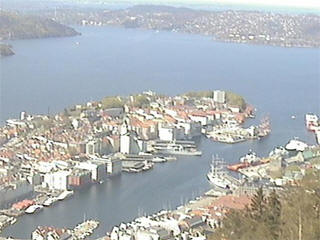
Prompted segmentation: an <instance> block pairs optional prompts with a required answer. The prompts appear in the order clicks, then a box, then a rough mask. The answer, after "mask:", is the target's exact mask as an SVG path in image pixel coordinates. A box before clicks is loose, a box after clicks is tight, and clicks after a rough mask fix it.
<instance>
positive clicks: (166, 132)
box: [159, 124, 177, 141]
mask: <svg viewBox="0 0 320 240" xmlns="http://www.w3.org/2000/svg"><path fill="white" fill-rule="evenodd" d="M176 138H177V129H176V128H175V127H174V126H169V125H164V124H159V139H160V140H163V141H174V140H175V139H176Z"/></svg>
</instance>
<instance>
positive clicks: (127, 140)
mask: <svg viewBox="0 0 320 240" xmlns="http://www.w3.org/2000/svg"><path fill="white" fill-rule="evenodd" d="M120 152H121V153H124V154H138V153H139V152H140V147H139V144H138V141H137V137H136V134H135V133H133V132H128V133H126V134H124V135H121V136H120Z"/></svg>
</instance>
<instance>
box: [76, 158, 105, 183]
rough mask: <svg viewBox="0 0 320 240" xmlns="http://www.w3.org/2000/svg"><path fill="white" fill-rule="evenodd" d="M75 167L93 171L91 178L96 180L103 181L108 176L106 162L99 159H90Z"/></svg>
mask: <svg viewBox="0 0 320 240" xmlns="http://www.w3.org/2000/svg"><path fill="white" fill-rule="evenodd" d="M75 168H77V169H83V170H88V171H90V172H91V179H92V181H94V182H99V181H102V180H104V179H105V178H106V176H107V172H106V165H105V163H103V162H101V161H99V160H97V161H95V160H90V161H86V162H81V163H79V164H78V165H77V166H76V167H75Z"/></svg>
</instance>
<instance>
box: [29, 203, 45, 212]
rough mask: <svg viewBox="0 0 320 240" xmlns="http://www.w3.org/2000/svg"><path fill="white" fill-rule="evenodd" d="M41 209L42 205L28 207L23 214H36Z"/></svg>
mask: <svg viewBox="0 0 320 240" xmlns="http://www.w3.org/2000/svg"><path fill="white" fill-rule="evenodd" d="M42 209H43V206H42V205H37V204H35V205H31V206H30V207H28V208H27V209H26V210H25V213H27V214H32V213H35V212H38V211H40V210H42Z"/></svg>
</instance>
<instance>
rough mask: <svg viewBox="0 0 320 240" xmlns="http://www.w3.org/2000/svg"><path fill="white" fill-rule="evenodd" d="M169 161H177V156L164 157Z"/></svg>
mask: <svg viewBox="0 0 320 240" xmlns="http://www.w3.org/2000/svg"><path fill="white" fill-rule="evenodd" d="M164 158H165V159H166V160H167V161H175V160H177V158H176V157H175V156H168V157H164Z"/></svg>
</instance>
